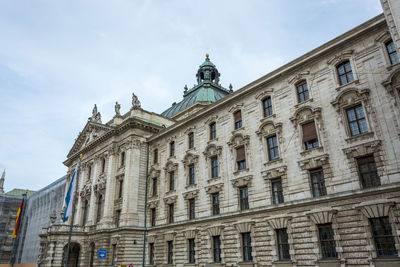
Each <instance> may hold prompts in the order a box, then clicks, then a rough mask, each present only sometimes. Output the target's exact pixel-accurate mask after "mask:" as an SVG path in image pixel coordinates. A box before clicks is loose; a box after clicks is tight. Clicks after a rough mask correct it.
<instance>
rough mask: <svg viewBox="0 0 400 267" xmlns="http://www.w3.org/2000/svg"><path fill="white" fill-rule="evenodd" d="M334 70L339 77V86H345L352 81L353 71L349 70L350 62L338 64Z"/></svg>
mask: <svg viewBox="0 0 400 267" xmlns="http://www.w3.org/2000/svg"><path fill="white" fill-rule="evenodd" d="M336 69H337V73H338V76H339V84H340V85H345V84H346V83H349V82H352V81H354V77H353V71H352V70H351V65H350V61H345V62H343V63H341V64H339V65H338V66H337V67H336Z"/></svg>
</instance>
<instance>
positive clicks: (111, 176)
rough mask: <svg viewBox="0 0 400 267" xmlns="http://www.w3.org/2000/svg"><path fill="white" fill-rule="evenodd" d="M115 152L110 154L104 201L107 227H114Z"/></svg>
mask: <svg viewBox="0 0 400 267" xmlns="http://www.w3.org/2000/svg"><path fill="white" fill-rule="evenodd" d="M114 158H115V156H114V154H111V153H110V154H109V156H108V162H107V176H106V179H107V180H106V181H107V182H106V191H105V201H104V216H103V224H104V226H105V227H112V224H113V217H114V200H115V181H116V180H115V165H116V163H114Z"/></svg>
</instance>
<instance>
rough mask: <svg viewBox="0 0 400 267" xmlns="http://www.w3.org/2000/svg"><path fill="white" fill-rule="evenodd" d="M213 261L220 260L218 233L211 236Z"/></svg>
mask: <svg viewBox="0 0 400 267" xmlns="http://www.w3.org/2000/svg"><path fill="white" fill-rule="evenodd" d="M213 255H214V262H221V239H220V237H219V235H216V236H213Z"/></svg>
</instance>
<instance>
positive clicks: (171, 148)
mask: <svg viewBox="0 0 400 267" xmlns="http://www.w3.org/2000/svg"><path fill="white" fill-rule="evenodd" d="M169 155H170V156H171V157H172V156H175V141H172V142H171V143H169Z"/></svg>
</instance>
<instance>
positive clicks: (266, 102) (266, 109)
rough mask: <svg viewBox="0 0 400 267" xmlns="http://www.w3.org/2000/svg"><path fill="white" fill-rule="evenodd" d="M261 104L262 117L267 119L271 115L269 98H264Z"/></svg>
mask: <svg viewBox="0 0 400 267" xmlns="http://www.w3.org/2000/svg"><path fill="white" fill-rule="evenodd" d="M262 102H263V111H264V117H268V116H271V115H272V101H271V97H270V96H269V97H267V98H264V100H263V101H262Z"/></svg>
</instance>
